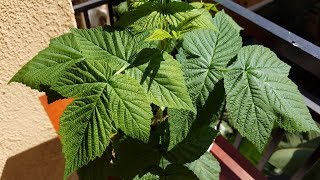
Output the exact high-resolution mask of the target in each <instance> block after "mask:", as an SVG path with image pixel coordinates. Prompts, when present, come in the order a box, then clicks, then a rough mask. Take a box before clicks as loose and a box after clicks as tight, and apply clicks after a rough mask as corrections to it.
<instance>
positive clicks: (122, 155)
mask: <svg viewBox="0 0 320 180" xmlns="http://www.w3.org/2000/svg"><path fill="white" fill-rule="evenodd" d="M115 155H116V158H115V160H114V168H113V172H114V173H115V174H114V175H116V176H118V177H123V178H126V179H128V178H129V179H132V178H133V177H135V176H136V175H138V174H144V173H146V172H148V170H149V169H148V168H150V167H152V166H158V164H159V162H160V158H161V156H160V152H159V150H158V149H157V148H154V147H152V146H150V145H149V144H145V143H143V142H141V141H138V140H135V139H132V138H126V139H125V140H123V141H122V142H120V144H119V145H117V146H116V147H115Z"/></svg>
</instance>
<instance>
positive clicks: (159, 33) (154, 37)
mask: <svg viewBox="0 0 320 180" xmlns="http://www.w3.org/2000/svg"><path fill="white" fill-rule="evenodd" d="M170 38H172V36H171V35H170V33H168V32H167V31H165V30H163V29H156V30H154V31H153V33H152V34H151V35H150V36H149V37H148V38H147V39H146V41H161V40H164V39H170Z"/></svg>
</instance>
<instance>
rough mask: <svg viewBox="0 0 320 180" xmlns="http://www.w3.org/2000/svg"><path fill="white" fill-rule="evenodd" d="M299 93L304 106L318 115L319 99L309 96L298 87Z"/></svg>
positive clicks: (319, 108) (319, 112)
mask: <svg viewBox="0 0 320 180" xmlns="http://www.w3.org/2000/svg"><path fill="white" fill-rule="evenodd" d="M298 89H299V91H300V92H301V94H302V95H303V98H304V101H305V103H306V105H307V106H308V107H309V108H310V109H312V110H313V111H314V112H316V113H317V114H319V115H320V99H319V98H317V97H315V96H313V95H312V94H310V93H309V92H308V91H306V90H305V89H303V88H302V87H298Z"/></svg>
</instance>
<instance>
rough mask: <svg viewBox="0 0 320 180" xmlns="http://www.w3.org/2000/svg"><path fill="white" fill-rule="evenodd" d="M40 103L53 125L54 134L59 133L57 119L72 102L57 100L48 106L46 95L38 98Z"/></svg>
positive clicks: (69, 100) (70, 100)
mask: <svg viewBox="0 0 320 180" xmlns="http://www.w3.org/2000/svg"><path fill="white" fill-rule="evenodd" d="M39 99H40V102H41V104H42V106H43V108H44V110H45V111H46V112H47V114H48V116H49V119H50V121H51V124H52V125H53V127H54V129H55V130H56V132H58V131H59V119H60V116H61V115H62V113H63V111H64V110H65V109H66V108H67V106H68V105H69V104H70V103H71V102H72V101H73V99H61V100H57V101H55V102H53V103H51V104H48V98H47V96H46V95H43V96H40V97H39Z"/></svg>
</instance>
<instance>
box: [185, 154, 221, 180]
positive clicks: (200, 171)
mask: <svg viewBox="0 0 320 180" xmlns="http://www.w3.org/2000/svg"><path fill="white" fill-rule="evenodd" d="M186 166H187V167H188V168H189V169H190V170H192V171H193V173H194V174H195V175H196V176H197V177H198V178H199V180H218V179H219V175H220V165H219V162H218V161H217V160H216V158H214V157H213V155H212V154H211V153H210V152H205V153H204V154H203V155H202V156H201V157H200V158H199V159H197V160H195V161H193V162H192V163H188V164H186Z"/></svg>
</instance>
